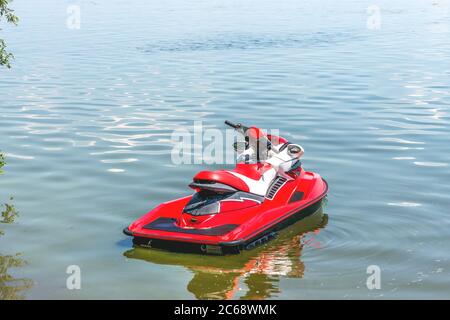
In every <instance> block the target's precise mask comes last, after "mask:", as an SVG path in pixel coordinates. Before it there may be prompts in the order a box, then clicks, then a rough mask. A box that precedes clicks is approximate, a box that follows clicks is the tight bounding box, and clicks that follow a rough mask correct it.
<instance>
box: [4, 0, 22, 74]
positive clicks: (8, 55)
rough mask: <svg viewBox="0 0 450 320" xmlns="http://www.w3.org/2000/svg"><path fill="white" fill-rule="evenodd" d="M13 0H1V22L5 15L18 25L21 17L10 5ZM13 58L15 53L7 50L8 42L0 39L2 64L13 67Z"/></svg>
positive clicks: (7, 19)
mask: <svg viewBox="0 0 450 320" xmlns="http://www.w3.org/2000/svg"><path fill="white" fill-rule="evenodd" d="M11 1H12V0H0V22H1V21H2V18H3V17H4V18H5V19H6V22H8V23H12V24H14V25H17V23H18V22H19V18H18V17H17V16H16V15H15V14H14V10H12V9H11V8H9V7H8V5H9V3H10V2H11ZM0 31H1V29H0ZM11 59H14V56H13V54H12V53H10V52H7V51H6V43H5V41H4V40H3V39H0V66H6V67H7V68H11V64H10V61H11Z"/></svg>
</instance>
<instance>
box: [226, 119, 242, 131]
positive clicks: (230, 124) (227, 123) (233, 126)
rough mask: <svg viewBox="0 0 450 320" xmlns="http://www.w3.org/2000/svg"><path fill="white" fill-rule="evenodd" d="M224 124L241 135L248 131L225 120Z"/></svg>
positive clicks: (237, 124) (240, 125) (239, 124)
mask: <svg viewBox="0 0 450 320" xmlns="http://www.w3.org/2000/svg"><path fill="white" fill-rule="evenodd" d="M225 124H226V125H227V126H230V127H232V128H233V129H235V130H237V131H240V132H241V133H245V132H246V131H247V130H248V127H246V126H244V125H242V124H241V123H233V122H231V121H228V120H225Z"/></svg>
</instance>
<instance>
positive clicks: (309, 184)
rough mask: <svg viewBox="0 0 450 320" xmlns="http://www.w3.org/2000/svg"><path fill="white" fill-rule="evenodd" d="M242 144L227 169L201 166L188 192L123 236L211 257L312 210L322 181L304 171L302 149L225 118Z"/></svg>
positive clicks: (261, 238) (323, 189)
mask: <svg viewBox="0 0 450 320" xmlns="http://www.w3.org/2000/svg"><path fill="white" fill-rule="evenodd" d="M225 124H227V125H229V126H231V127H232V128H234V129H235V130H236V131H237V132H238V133H239V134H240V136H241V137H243V140H242V141H238V142H235V143H234V149H235V150H236V151H237V153H238V159H237V164H236V167H235V168H234V169H233V170H216V171H201V172H199V173H197V174H196V175H195V176H194V178H193V181H192V183H191V184H190V185H189V186H190V187H191V188H192V189H194V190H195V193H194V194H193V195H190V196H187V197H184V198H180V199H177V200H173V201H169V202H165V203H162V204H160V205H159V206H157V207H156V208H154V209H153V210H151V211H150V212H149V213H147V214H146V215H144V216H143V217H141V218H139V219H138V220H136V221H135V222H133V223H132V224H131V225H129V226H128V227H127V228H125V229H124V233H125V234H126V235H129V236H133V243H134V244H135V245H138V246H142V247H149V248H162V249H168V250H176V251H190V252H198V253H209V254H229V253H239V252H240V251H241V250H244V249H252V248H254V247H255V246H258V245H261V244H263V243H265V242H267V241H269V240H271V239H273V238H274V237H276V235H277V232H278V231H280V230H281V229H283V228H285V227H287V226H289V225H291V224H293V223H294V222H296V221H298V220H300V219H302V218H304V217H306V216H309V215H311V214H313V213H314V212H316V211H317V210H318V209H319V208H320V206H321V203H322V199H323V198H324V197H325V196H326V194H327V191H328V185H327V183H326V181H325V180H324V179H322V178H321V176H320V175H319V174H317V173H314V172H308V171H305V170H304V169H303V168H302V166H301V162H300V157H301V156H302V155H303V153H304V150H303V148H302V147H301V146H299V145H297V144H293V143H290V142H289V141H287V140H286V139H284V138H282V137H278V136H274V135H269V134H265V133H264V132H263V131H262V130H260V129H258V128H256V127H246V126H243V125H241V124H233V123H231V122H229V121H225Z"/></svg>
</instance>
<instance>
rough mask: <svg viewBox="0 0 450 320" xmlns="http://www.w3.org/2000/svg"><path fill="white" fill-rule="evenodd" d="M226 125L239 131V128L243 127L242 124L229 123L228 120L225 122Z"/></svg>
mask: <svg viewBox="0 0 450 320" xmlns="http://www.w3.org/2000/svg"><path fill="white" fill-rule="evenodd" d="M225 124H226V125H228V126H230V127H232V128H234V129H237V128H239V127H241V125H240V124H234V123H233V122H231V121H228V120H225Z"/></svg>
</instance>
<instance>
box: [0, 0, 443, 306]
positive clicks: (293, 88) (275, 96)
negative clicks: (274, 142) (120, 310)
mask: <svg viewBox="0 0 450 320" xmlns="http://www.w3.org/2000/svg"><path fill="white" fill-rule="evenodd" d="M373 5H375V7H374V6H373ZM73 6H74V7H73ZM13 8H14V9H16V13H17V14H18V15H19V16H20V18H21V21H20V23H19V25H18V26H17V27H11V26H5V25H2V28H3V30H2V31H1V32H0V37H3V38H5V39H6V41H7V44H8V49H9V50H11V51H12V52H13V53H14V54H15V60H14V61H13V67H12V69H10V70H8V69H6V68H1V69H0V150H1V151H2V152H3V153H4V154H5V156H6V162H7V164H6V166H5V167H4V168H3V169H4V174H2V175H0V203H2V204H3V203H8V204H10V205H13V206H14V208H15V209H16V210H17V212H18V213H19V216H17V217H16V218H15V219H14V222H13V223H8V224H6V223H4V224H0V229H1V230H2V231H3V232H4V235H3V236H0V263H1V264H2V265H1V266H0V292H1V296H2V298H20V297H24V298H29V299H34V298H55V299H60V298H67V299H78V298H87V299H91V298H125V299H128V298H137V299H142V298H144V299H151V298H162V299H179V298H187V299H196V298H232V299H239V298H267V299H268V298H272V299H277V298H286V299H320V298H324V299H327V298H387V299H398V298H447V299H448V298H450V260H449V259H450V249H449V248H450V212H449V210H450V196H449V194H450V183H449V182H450V148H449V141H450V127H449V125H450V120H449V111H450V107H449V105H450V63H449V57H450V11H449V1H440V0H431V1H396V2H395V3H393V2H392V1H356V0H354V1H325V0H323V1H302V0H295V1H294V0H288V1H266V0H257V1H256V0H248V1H237V0H231V1H210V0H208V1H206V0H201V1H195V2H191V1H181V0H169V1H137V0H136V1H135V0H108V1H106V0H85V1H83V0H79V1H68V0H66V1H56V0H41V1H39V2H38V1H34V2H33V3H30V1H25V0H15V1H14V2H13ZM368 8H369V10H368ZM78 9H79V11H80V14H81V15H80V18H81V20H80V25H79V26H80V28H79V29H77V28H75V29H74V28H73V27H74V26H75V27H77V25H76V23H75V25H73V24H71V23H73V22H74V20H73V19H72V17H73V16H72V15H73V12H76V11H77V10H78ZM68 12H69V13H68ZM378 13H379V15H378ZM225 119H228V120H232V121H241V122H243V123H245V124H250V125H256V126H260V127H262V128H276V129H279V130H280V133H281V135H282V136H285V137H287V138H288V139H289V140H291V141H294V142H298V143H300V144H301V145H302V146H303V147H304V148H305V150H306V153H305V156H304V160H303V165H304V167H305V168H306V169H308V170H313V171H316V172H319V173H320V174H321V175H322V176H324V177H325V178H326V179H327V181H328V182H329V184H330V192H329V196H328V199H327V200H328V201H327V204H326V205H325V206H324V208H323V210H321V211H319V212H317V213H316V214H314V215H313V216H311V217H309V218H308V219H306V220H304V221H302V222H300V223H299V224H296V225H294V226H292V227H291V228H290V229H289V230H287V231H286V232H284V233H283V234H282V235H280V237H279V238H278V239H276V240H275V241H273V242H271V243H270V244H268V245H267V246H265V247H260V248H258V249H256V250H254V251H248V252H246V253H244V254H242V255H239V256H226V257H205V256H195V255H187V254H174V253H167V252H162V251H156V250H146V249H133V248H132V244H131V241H130V239H128V238H127V237H126V236H124V235H123V234H122V228H123V227H124V226H126V225H128V224H129V223H130V222H131V221H133V220H135V219H136V218H137V217H139V216H141V215H143V214H144V213H146V212H147V211H148V210H150V209H151V208H152V207H154V206H155V205H157V204H158V203H160V202H163V201H167V200H170V199H174V198H176V197H178V196H180V195H187V194H189V193H190V190H189V188H188V187H187V184H188V183H189V181H190V179H191V178H192V176H193V175H194V174H195V172H197V171H199V170H201V169H202V168H204V167H209V168H218V167H221V165H213V166H208V165H206V164H195V165H194V164H192V165H175V164H173V163H172V161H171V156H170V152H171V150H172V148H173V145H174V143H173V140H171V134H172V132H173V130H175V129H177V128H186V129H188V130H190V129H191V128H192V125H193V124H194V121H202V123H203V125H204V126H205V127H208V128H217V129H220V130H222V129H224V126H223V120H225ZM228 167H229V166H228ZM10 197H13V199H10ZM3 209H5V206H3V207H2V210H3ZM16 254H19V255H18V256H16ZM15 265H18V266H15ZM69 265H78V266H79V267H80V268H81V275H82V287H81V290H68V289H67V288H66V279H67V276H68V274H66V269H67V267H68V266H69ZM371 265H376V266H379V267H380V269H381V289H379V290H368V288H367V286H366V279H367V277H368V274H367V267H368V266H371ZM8 277H10V278H8Z"/></svg>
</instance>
